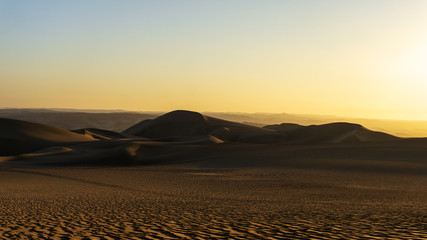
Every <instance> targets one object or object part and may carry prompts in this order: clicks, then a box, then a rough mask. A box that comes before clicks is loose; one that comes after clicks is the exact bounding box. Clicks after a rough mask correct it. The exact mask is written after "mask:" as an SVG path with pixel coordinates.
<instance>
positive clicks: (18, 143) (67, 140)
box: [0, 118, 95, 155]
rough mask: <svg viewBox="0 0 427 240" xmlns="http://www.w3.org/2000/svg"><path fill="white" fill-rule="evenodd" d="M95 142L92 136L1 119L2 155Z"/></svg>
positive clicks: (0, 152) (0, 148) (0, 143)
mask: <svg viewBox="0 0 427 240" xmlns="http://www.w3.org/2000/svg"><path fill="white" fill-rule="evenodd" d="M94 140H95V139H94V138H93V137H91V136H86V135H81V134H77V133H73V132H71V131H67V130H65V129H60V128H56V127H52V126H48V125H44V124H38V123H31V122H26V121H20V120H14V119H7V118H0V155H16V154H20V153H28V152H32V151H36V150H39V149H42V148H45V147H50V146H58V145H70V144H75V143H78V142H87V141H94Z"/></svg>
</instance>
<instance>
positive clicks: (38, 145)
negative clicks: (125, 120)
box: [0, 111, 427, 239]
mask: <svg viewBox="0 0 427 240" xmlns="http://www.w3.org/2000/svg"><path fill="white" fill-rule="evenodd" d="M0 143H2V144H0V211H1V213H0V214H1V218H0V223H1V224H0V238H2V239H19V238H20V239H43V238H44V239H109V238H110V239H132V238H133V239H150V238H152V239H159V238H166V239H167V238H169V239H225V238H227V239H280V238H283V239H292V238H296V239H307V238H312V239H322V238H323V239H334V238H336V239H351V238H356V239H372V238H379V239H388V238H397V239H405V238H406V239H422V238H427V224H426V222H427V204H426V199H427V138H398V137H395V136H392V135H389V134H385V133H381V132H375V131H371V130H369V129H366V128H364V127H363V126H361V125H358V124H350V123H331V124H324V125H312V126H299V125H295V124H281V125H273V126H268V127H265V128H260V127H254V126H249V125H245V124H241V123H234V122H229V121H225V120H221V119H216V118H211V117H208V116H204V115H202V114H199V113H196V112H189V111H174V112H171V113H168V114H165V115H162V116H160V117H158V118H156V119H153V120H144V121H143V122H140V123H138V124H136V125H134V126H131V127H129V128H128V129H127V130H126V131H123V132H121V133H119V132H113V131H107V130H103V129H98V128H87V129H78V130H74V131H69V130H65V129H60V128H56V127H52V126H49V125H43V124H36V123H31V122H25V121H19V120H13V119H4V118H3V119H2V118H0Z"/></svg>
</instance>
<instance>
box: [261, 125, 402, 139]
mask: <svg viewBox="0 0 427 240" xmlns="http://www.w3.org/2000/svg"><path fill="white" fill-rule="evenodd" d="M264 128H267V129H272V130H276V131H278V132H280V133H283V134H285V135H287V136H288V140H289V141H292V142H298V143H357V142H383V141H397V140H399V138H398V137H395V136H393V135H390V134H386V133H382V132H375V131H371V130H369V129H366V128H364V127H363V126H361V125H359V124H351V123H329V124H323V125H310V126H301V125H297V124H286V123H285V124H280V125H269V126H265V127H264Z"/></svg>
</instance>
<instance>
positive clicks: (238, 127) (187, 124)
mask: <svg viewBox="0 0 427 240" xmlns="http://www.w3.org/2000/svg"><path fill="white" fill-rule="evenodd" d="M123 133H124V134H129V135H135V136H141V137H147V138H162V137H173V136H201V135H205V136H206V135H210V136H214V137H216V138H218V139H220V140H221V141H238V142H245V141H248V142H256V138H257V137H259V138H262V139H260V141H261V142H265V141H266V139H269V138H271V139H276V140H279V139H281V137H280V136H279V137H278V136H277V134H276V133H275V132H274V131H272V130H270V129H263V128H259V127H254V126H250V125H245V124H241V123H235V122H230V121H226V120H222V119H218V118H213V117H208V116H204V115H202V114H200V113H197V112H191V111H183V110H177V111H173V112H170V113H167V114H164V115H162V116H160V117H158V118H156V119H154V120H144V121H142V122H140V123H138V124H136V125H135V126H132V127H130V128H129V129H126V130H125V131H123ZM267 142H269V141H267Z"/></svg>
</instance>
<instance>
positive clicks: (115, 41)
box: [0, 0, 427, 120]
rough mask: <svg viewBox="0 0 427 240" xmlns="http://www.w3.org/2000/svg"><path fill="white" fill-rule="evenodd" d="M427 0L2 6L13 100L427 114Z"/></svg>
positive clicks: (6, 99)
mask: <svg viewBox="0 0 427 240" xmlns="http://www.w3.org/2000/svg"><path fill="white" fill-rule="evenodd" d="M426 12H427V1H424V0H418V1H417V0H407V1H400V0H399V1H396V0H377V1H370V0H357V1H349V0H334V1H331V0H324V1H319V0H293V1H291V0H289V1H285V0H280V1H279V0H278V1H274V0H262V1H261V0H259V1H253V0H215V1H205V0H193V1H190V0H182V1H165V0H152V1H149V0H146V1H139V0H134V1H132V0H116V1H111V0H91V1H86V0H72V1H71V0H69V1H57V0H40V1H33V0H0V31H1V34H0V108H6V107H10V108H78V109H125V110H136V111H171V110H175V109H187V110H194V111H214V112H271V113H282V112H285V113H297V114H322V115H338V116H348V117H361V118H383V119H414V120H427V14H425V13H426Z"/></svg>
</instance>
